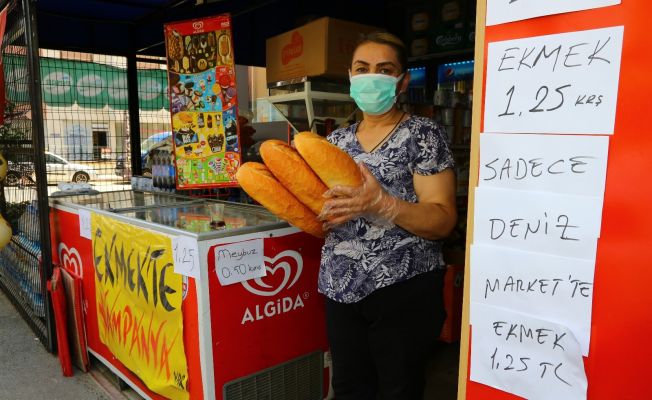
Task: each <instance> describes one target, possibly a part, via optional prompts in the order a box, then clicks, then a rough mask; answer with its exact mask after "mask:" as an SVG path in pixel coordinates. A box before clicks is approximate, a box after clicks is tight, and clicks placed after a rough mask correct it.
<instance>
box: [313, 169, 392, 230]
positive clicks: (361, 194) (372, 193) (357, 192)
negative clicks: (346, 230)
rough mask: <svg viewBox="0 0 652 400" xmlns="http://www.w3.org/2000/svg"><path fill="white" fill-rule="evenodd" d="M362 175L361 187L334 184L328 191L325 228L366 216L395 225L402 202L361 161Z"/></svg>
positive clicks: (325, 194) (382, 222) (374, 221)
mask: <svg viewBox="0 0 652 400" xmlns="http://www.w3.org/2000/svg"><path fill="white" fill-rule="evenodd" d="M358 167H359V168H360V173H361V174H362V185H361V186H359V187H351V186H334V187H333V188H331V189H330V190H328V191H326V192H325V193H324V197H326V198H327V199H329V200H327V201H326V203H324V207H323V208H322V211H321V213H320V214H319V219H320V220H322V221H326V222H325V223H324V230H328V229H330V228H332V227H333V226H336V225H339V224H342V223H344V222H346V221H350V220H352V219H355V218H358V217H365V218H367V219H368V220H370V221H371V222H373V223H375V224H377V225H381V226H383V227H391V226H393V225H394V219H395V218H396V216H397V215H398V212H399V205H400V201H399V200H398V199H397V198H396V197H394V196H392V195H390V194H389V193H387V192H386V191H385V190H384V189H383V188H382V186H380V183H378V181H377V180H376V178H375V177H374V176H373V175H372V174H371V172H369V170H368V169H367V167H366V166H365V165H364V164H362V163H360V164H358Z"/></svg>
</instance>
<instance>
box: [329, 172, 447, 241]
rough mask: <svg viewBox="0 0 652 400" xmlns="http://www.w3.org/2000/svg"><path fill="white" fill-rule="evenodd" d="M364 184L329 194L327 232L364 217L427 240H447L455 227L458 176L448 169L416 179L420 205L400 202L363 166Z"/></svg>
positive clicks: (338, 189)
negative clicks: (333, 227)
mask: <svg viewBox="0 0 652 400" xmlns="http://www.w3.org/2000/svg"><path fill="white" fill-rule="evenodd" d="M360 171H361V173H362V178H363V184H362V186H361V187H358V188H352V187H344V186H336V187H334V188H332V189H331V190H329V191H328V192H327V195H328V196H329V197H331V199H330V200H328V201H327V202H326V204H324V208H323V210H322V213H321V214H320V218H321V219H322V220H325V221H327V222H326V223H325V224H324V229H329V228H331V227H332V226H335V225H338V224H341V223H344V222H346V221H349V220H351V219H353V218H357V217H359V216H361V215H363V216H364V215H366V216H371V217H377V218H380V219H381V220H385V221H389V222H392V223H395V224H396V225H398V226H400V227H402V228H403V229H405V230H407V231H408V232H411V233H413V234H415V235H418V236H421V237H424V238H426V239H431V240H434V239H441V238H443V237H446V236H447V235H448V234H449V233H450V231H451V230H452V229H453V227H454V226H455V223H456V221H457V210H456V203H455V173H454V172H453V171H452V170H450V169H446V170H444V171H442V172H440V173H438V174H434V175H428V176H425V175H418V174H415V175H414V177H413V181H414V189H415V192H416V195H417V203H410V202H407V201H403V200H399V199H397V198H396V197H393V196H391V195H389V194H388V193H387V192H385V191H384V190H383V189H382V187H381V186H380V184H379V183H378V181H377V180H376V178H374V176H373V175H372V174H371V172H369V170H368V169H367V168H366V167H365V166H364V165H360Z"/></svg>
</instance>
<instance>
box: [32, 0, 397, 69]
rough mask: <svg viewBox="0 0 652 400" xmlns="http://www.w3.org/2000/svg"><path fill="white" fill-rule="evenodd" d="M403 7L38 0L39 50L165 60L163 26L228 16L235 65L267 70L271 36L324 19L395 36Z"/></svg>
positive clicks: (229, 0) (377, 1)
mask: <svg viewBox="0 0 652 400" xmlns="http://www.w3.org/2000/svg"><path fill="white" fill-rule="evenodd" d="M404 3H405V2H402V4H401V3H399V2H398V1H387V0H385V1H383V0H348V1H342V0H327V1H323V0H308V1H305V0H304V1H302V0H65V1H62V0H38V1H37V2H36V5H37V20H38V36H39V45H40V47H42V48H50V49H59V50H75V51H84V52H93V53H104V54H115V55H128V54H134V53H137V54H144V55H158V56H162V55H164V52H165V48H164V46H163V24H164V23H166V22H171V21H180V20H185V19H192V18H198V17H204V16H210V15H216V14H222V13H230V14H231V16H232V18H233V38H234V45H235V55H236V62H237V63H238V64H244V65H259V66H263V65H264V64H265V39H267V38H268V37H271V36H274V35H277V34H280V33H283V32H286V31H289V30H291V29H293V28H295V27H296V26H300V25H302V24H303V23H305V22H307V21H309V20H310V19H314V18H318V17H323V16H329V17H333V18H339V19H345V20H349V21H354V22H359V23H365V24H369V25H375V26H382V27H385V28H387V29H389V30H390V31H394V32H396V31H397V29H398V30H400V29H401V28H402V25H401V24H402V23H403V12H402V11H401V7H402V6H403V7H404ZM392 4H394V5H392ZM392 16H393V17H392ZM397 33H399V32H397Z"/></svg>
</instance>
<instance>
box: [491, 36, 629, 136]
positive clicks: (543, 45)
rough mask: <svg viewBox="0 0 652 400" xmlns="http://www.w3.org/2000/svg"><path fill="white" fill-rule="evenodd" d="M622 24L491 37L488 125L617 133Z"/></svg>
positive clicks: (493, 128)
mask: <svg viewBox="0 0 652 400" xmlns="http://www.w3.org/2000/svg"><path fill="white" fill-rule="evenodd" d="M623 30H624V29H623V27H622V26H615V27H610V28H603V29H593V30H587V31H579V32H570V33H562V34H555V35H547V36H537V37H530V38H523V39H516V40H507V41H502V42H493V43H489V50H488V56H487V85H486V101H485V116H484V121H485V126H484V130H485V131H486V132H502V133H561V134H612V133H613V130H614V122H615V117H616V103H617V100H618V79H619V74H620V56H621V52H622V42H623Z"/></svg>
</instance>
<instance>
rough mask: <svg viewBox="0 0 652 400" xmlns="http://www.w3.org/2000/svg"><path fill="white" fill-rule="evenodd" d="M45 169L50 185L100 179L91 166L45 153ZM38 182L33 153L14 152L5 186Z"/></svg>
mask: <svg viewBox="0 0 652 400" xmlns="http://www.w3.org/2000/svg"><path fill="white" fill-rule="evenodd" d="M45 167H46V170H47V181H48V183H59V182H76V183H83V182H89V181H90V180H91V179H93V180H96V179H97V178H98V174H97V171H95V169H94V168H93V167H91V166H89V165H84V164H76V163H72V162H70V161H68V160H66V159H65V158H63V157H61V156H59V155H57V154H54V153H50V152H49V151H46V152H45ZM35 180H36V171H35V169H34V155H33V154H31V152H22V151H21V149H18V150H16V151H12V153H10V154H9V157H8V160H7V177H6V178H5V181H4V183H5V185H7V186H15V185H18V184H33V183H34V182H35Z"/></svg>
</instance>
